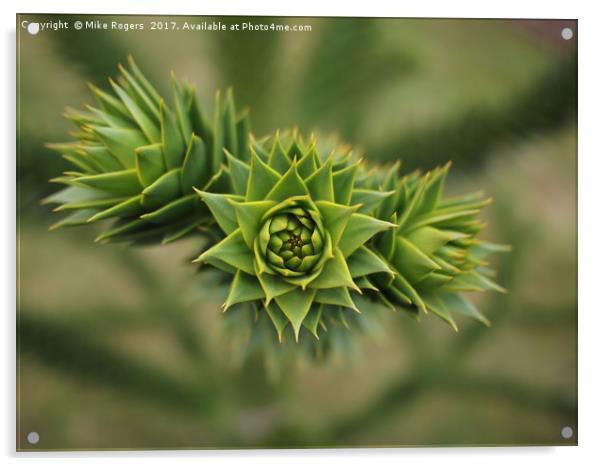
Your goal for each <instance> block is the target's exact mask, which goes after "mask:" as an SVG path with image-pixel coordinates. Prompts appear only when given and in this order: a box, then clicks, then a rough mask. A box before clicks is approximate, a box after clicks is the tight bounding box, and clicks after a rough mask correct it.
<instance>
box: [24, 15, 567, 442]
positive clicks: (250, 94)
mask: <svg viewBox="0 0 602 466" xmlns="http://www.w3.org/2000/svg"><path fill="white" fill-rule="evenodd" d="M50 19H52V20H55V21H56V20H58V19H63V20H67V21H70V22H72V21H74V20H76V19H80V20H82V21H85V19H86V18H85V17H82V16H77V17H69V16H60V15H57V16H55V15H44V16H32V15H22V16H20V17H18V24H17V36H18V37H17V47H18V55H17V58H18V76H17V85H18V139H17V144H18V173H17V180H18V190H19V195H18V204H19V205H18V215H19V219H18V258H19V263H18V274H19V275H18V278H19V280H18V307H19V309H18V313H19V314H18V326H19V329H18V331H19V332H18V392H17V393H18V420H17V425H18V428H17V435H18V438H17V445H18V448H19V449H23V450H27V449H33V450H35V449H41V450H47V449H122V448H123V449H127V448H145V449H149V448H199V447H215V448H219V447H222V448H223V447H318V446H320V447H325V446H395V445H436V446H443V445H532V444H537V445H552V444H576V435H575V436H574V437H573V438H571V439H568V440H567V439H563V438H561V436H560V431H561V428H562V427H563V426H567V425H568V426H572V427H573V429H574V430H575V434H576V433H577V424H576V423H577V386H576V384H577V377H576V375H577V359H576V352H577V349H576V344H577V326H576V323H577V302H576V301H577V268H576V266H577V264H576V261H577V256H576V229H577V226H576V215H577V212H576V187H577V186H576V184H577V171H576V168H577V121H576V100H577V83H576V78H577V69H576V63H577V60H576V49H577V47H576V29H577V24H576V22H573V21H534V20H529V21H526V20H525V21H520V20H432V19H330V18H287V19H282V18H281V19H277V18H276V19H271V18H233V17H230V18H221V21H222V22H226V23H228V24H229V23H236V22H241V21H248V20H251V21H253V22H255V23H259V22H261V23H268V24H269V23H271V22H272V21H274V22H277V23H279V24H291V25H292V24H303V25H306V24H307V25H311V27H312V28H311V29H312V30H311V32H288V33H287V32H273V31H269V32H176V31H149V30H148V25H149V24H150V21H152V20H160V21H171V20H177V21H180V22H182V21H184V20H186V19H188V20H190V21H192V22H199V21H212V20H213V19H214V18H199V17H197V18H183V17H177V18H170V17H160V18H152V17H120V18H113V17H105V18H103V19H105V20H107V21H111V20H119V21H122V22H144V23H145V24H146V25H147V29H146V30H145V31H129V32H122V31H85V30H84V31H75V30H73V29H69V30H61V31H42V32H40V34H38V35H36V36H31V35H29V34H27V32H26V31H25V30H23V29H21V27H20V22H21V21H22V20H29V21H35V20H38V21H48V20H50ZM87 19H91V18H87ZM92 19H95V18H92ZM218 19H219V18H218ZM564 27H571V28H572V29H573V31H575V37H574V38H573V39H572V40H570V41H566V40H563V39H562V38H561V35H560V31H561V29H562V28H564ZM129 53H132V54H133V55H134V57H135V58H136V60H137V62H138V64H139V65H140V67H141V68H142V69H143V70H144V71H145V72H146V73H147V74H148V76H149V78H151V79H152V81H153V82H154V83H156V85H157V87H158V88H159V90H160V91H161V92H162V93H165V94H166V95H168V94H167V92H168V89H169V79H168V78H169V71H170V70H172V69H173V70H174V71H175V72H176V73H177V74H178V76H180V77H187V78H189V80H190V81H192V82H194V83H196V84H197V88H198V90H199V93H200V95H201V98H202V99H203V101H204V102H206V103H207V104H208V105H211V103H212V96H213V94H214V92H215V90H216V89H218V88H221V89H225V88H226V87H228V86H230V85H231V86H233V87H234V90H235V95H236V97H237V100H238V102H239V105H243V106H247V105H248V106H249V107H251V109H252V119H253V128H254V131H255V133H256V134H258V135H262V134H264V133H267V132H270V131H272V130H274V129H276V128H285V127H288V126H291V125H295V124H296V125H298V126H299V128H300V129H301V130H302V131H304V132H309V131H312V130H319V132H320V133H322V134H330V133H336V134H338V135H339V136H340V138H341V139H342V140H344V141H346V142H349V143H351V144H353V145H354V146H355V147H357V150H358V151H359V152H361V153H363V154H365V157H366V158H367V159H368V160H369V161H370V162H375V163H377V162H380V163H390V162H392V161H394V160H396V159H401V160H403V163H404V166H405V167H406V169H408V170H409V169H413V168H416V167H420V168H422V169H429V168H432V167H434V166H435V165H437V164H439V163H443V162H445V161H447V160H452V161H453V163H454V166H453V169H452V172H451V175H450V178H449V185H448V193H458V192H468V191H471V190H475V189H484V190H486V191H487V192H488V193H489V194H491V195H492V196H493V197H494V199H495V202H494V204H493V205H492V206H491V207H489V208H488V209H487V210H486V212H485V214H484V215H485V217H486V219H487V221H488V223H489V228H488V229H487V230H486V231H485V235H484V237H485V238H486V239H489V240H493V241H498V242H503V243H509V244H512V246H513V248H514V250H513V252H512V253H510V254H506V255H504V256H503V257H500V258H499V260H498V261H497V264H496V266H497V268H498V269H499V271H500V276H499V281H500V283H501V284H502V285H503V286H505V287H507V288H508V289H509V290H510V293H509V294H507V295H493V294H483V295H482V296H478V297H477V299H478V301H479V303H480V304H481V305H482V308H483V310H484V311H485V313H486V315H487V316H488V317H489V318H490V319H491V321H492V323H493V325H492V327H491V328H486V327H483V326H480V325H479V324H475V323H473V322H471V321H468V320H462V321H460V322H459V324H460V331H459V333H457V334H456V333H455V332H454V331H453V330H451V329H450V328H449V327H447V326H446V325H445V324H444V323H443V322H442V321H439V320H438V319H436V318H435V317H433V316H425V317H423V318H422V321H421V322H420V323H416V322H415V321H413V320H411V319H409V318H407V317H406V316H405V315H403V314H393V313H390V312H381V313H380V314H381V319H380V320H381V325H380V327H379V328H378V329H376V330H375V333H374V334H370V335H358V336H356V338H355V342H356V347H355V353H354V354H353V357H352V358H350V359H345V358H341V357H338V358H335V359H333V360H330V361H326V362H323V363H320V364H313V363H302V362H301V363H299V366H298V367H297V369H296V370H291V371H290V372H287V373H286V374H285V376H284V377H281V378H279V379H274V378H270V377H269V374H268V373H267V372H266V370H265V368H264V367H263V365H262V363H261V361H259V360H255V359H251V360H249V361H247V362H246V363H244V364H241V363H240V362H238V358H237V354H236V352H235V351H234V350H233V348H232V347H233V345H232V342H231V341H228V338H227V336H226V335H225V333H224V330H223V326H222V325H220V324H221V322H222V320H221V316H220V311H219V304H221V301H222V299H223V296H221V295H220V292H218V291H215V290H214V289H213V288H212V286H211V284H210V283H207V282H204V281H203V279H202V278H201V277H199V276H196V275H195V274H194V273H193V268H192V267H190V266H189V265H186V262H187V260H188V259H189V258H190V257H191V256H192V255H193V254H194V253H195V252H196V251H197V247H198V241H196V240H194V239H192V240H186V241H183V242H181V243H178V244H175V245H170V246H158V247H147V248H134V249H128V248H126V247H124V246H120V245H116V246H114V245H110V246H106V245H102V246H101V245H98V244H95V243H94V242H93V238H94V237H95V234H96V233H97V232H96V231H95V229H94V228H93V227H90V228H78V229H64V230H59V231H54V232H49V231H48V227H49V225H51V224H52V223H53V222H55V221H56V220H57V217H56V215H54V214H52V212H51V211H50V209H49V208H48V207H47V206H41V205H40V200H41V199H42V198H43V197H44V196H46V195H48V194H49V193H51V192H53V191H55V190H56V189H57V186H56V185H51V184H49V183H48V182H47V180H48V179H49V178H52V177H54V176H57V175H59V174H60V173H61V171H62V170H64V169H66V168H67V165H66V162H65V161H63V160H62V159H61V158H60V157H59V156H57V155H56V154H53V153H50V152H49V151H48V150H47V149H46V148H44V146H43V143H44V142H47V141H63V140H67V139H68V131H70V130H71V127H70V125H69V123H68V122H67V121H66V120H64V119H63V118H62V117H61V113H62V112H63V110H64V108H65V107H66V106H72V107H76V108H81V107H82V106H83V104H85V103H91V102H92V99H91V96H90V95H89V93H88V92H87V88H86V81H91V82H93V83H95V84H97V85H101V86H102V87H107V86H106V83H107V81H106V77H107V76H109V75H115V71H116V65H117V63H118V62H120V61H124V60H125V57H126V56H127V54H129ZM30 431H37V432H39V434H40V442H39V443H38V444H37V445H35V446H31V445H28V444H27V443H26V441H25V437H26V435H27V433H28V432H30Z"/></svg>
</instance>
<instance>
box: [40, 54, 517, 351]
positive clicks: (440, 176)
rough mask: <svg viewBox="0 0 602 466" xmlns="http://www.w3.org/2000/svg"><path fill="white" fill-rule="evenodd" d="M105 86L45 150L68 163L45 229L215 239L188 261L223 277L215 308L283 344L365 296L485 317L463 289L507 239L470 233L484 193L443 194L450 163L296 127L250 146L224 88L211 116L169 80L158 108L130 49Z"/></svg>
mask: <svg viewBox="0 0 602 466" xmlns="http://www.w3.org/2000/svg"><path fill="white" fill-rule="evenodd" d="M110 85H111V87H112V90H113V93H108V92H105V91H102V90H100V89H98V88H96V87H94V86H92V91H93V93H94V95H95V96H96V98H97V100H98V103H99V106H98V107H92V106H89V107H88V109H87V111H85V112H74V111H69V112H68V113H67V117H68V118H70V119H71V120H72V121H73V122H74V123H75V124H76V126H77V128H78V129H77V131H76V132H75V133H74V136H75V138H76V141H75V142H70V143H64V144H51V145H50V147H52V148H53V149H56V150H57V151H58V152H60V153H61V154H62V155H63V156H64V157H65V158H66V159H67V160H68V161H69V162H71V163H72V164H73V165H74V167H75V169H74V170H73V171H69V172H66V173H65V174H64V175H63V176H61V177H59V178H56V179H55V180H54V181H56V182H59V183H63V184H65V185H67V186H66V187H65V188H64V189H63V190H61V191H59V192H58V193H56V194H54V195H52V196H50V197H49V198H48V199H47V200H46V201H47V202H52V203H58V204H60V206H59V207H58V208H57V209H56V210H58V211H64V212H67V213H69V215H68V216H67V217H66V218H64V219H63V220H61V221H60V222H58V223H57V224H56V225H55V226H56V227H58V226H66V225H80V224H83V223H88V222H96V221H100V220H109V219H110V223H109V226H108V228H107V229H105V230H104V231H103V232H102V233H101V235H100V236H99V240H101V241H115V240H120V241H124V240H125V241H130V242H136V243H143V242H152V241H162V242H170V241H173V240H176V239H179V238H181V237H183V236H185V235H187V234H189V233H193V232H196V233H201V234H202V233H203V232H206V233H211V234H210V235H206V237H207V238H208V240H209V241H208V248H207V249H206V250H205V251H204V252H203V253H202V254H201V255H200V256H199V257H198V258H197V260H196V262H198V263H200V264H203V265H209V266H212V267H214V268H215V269H218V270H219V271H221V273H222V274H223V276H227V277H229V278H228V279H227V280H226V281H227V282H228V283H229V291H228V294H227V299H226V302H225V303H224V305H223V309H224V311H227V310H229V309H230V308H233V309H232V310H230V311H228V313H227V315H228V316H234V317H233V320H232V321H233V322H236V321H237V322H238V324H236V325H238V326H239V327H240V328H243V327H244V328H248V327H250V329H251V330H250V333H249V334H247V339H248V340H249V341H250V342H253V341H255V342H256V341H257V339H259V340H261V341H267V340H269V338H267V337H264V335H265V331H266V330H265V325H266V324H269V327H273V328H275V332H274V331H273V330H270V332H271V333H273V334H275V335H276V336H277V339H278V340H279V341H280V342H281V343H286V342H287V341H300V342H301V344H302V346H303V345H305V346H308V345H309V347H310V349H311V350H312V351H314V352H315V351H316V350H317V351H318V352H319V351H323V350H325V349H328V348H329V347H332V346H335V345H339V346H340V342H341V341H343V340H344V338H345V336H346V335H347V334H349V333H350V332H348V331H347V330H343V331H342V330H341V329H349V328H357V329H360V330H361V329H364V328H366V327H367V326H368V323H369V321H370V318H371V315H372V314H373V311H374V309H375V306H374V305H373V304H370V300H372V301H378V302H380V303H381V304H384V305H385V306H386V307H389V308H391V309H394V310H396V309H404V310H406V311H408V312H409V313H410V314H411V315H413V316H418V315H419V314H420V312H421V311H423V312H432V313H433V314H435V315H437V316H439V317H441V318H442V319H443V320H445V321H446V322H447V323H449V324H450V325H451V326H452V327H454V328H456V322H455V320H454V315H455V314H462V315H465V316H469V317H471V318H474V319H476V320H479V321H481V322H483V323H485V324H488V320H487V319H486V318H485V317H484V316H483V315H482V314H481V313H480V312H479V311H478V310H477V309H476V307H475V306H473V305H472V304H471V303H470V301H468V300H467V299H466V298H465V297H464V293H465V292H471V291H481V290H494V291H504V290H503V289H502V288H501V287H500V286H499V285H497V284H496V283H495V282H494V281H493V276H494V273H493V271H492V270H491V269H490V268H489V267H488V263H487V262H486V259H487V257H488V256H489V255H490V254H491V253H494V252H500V251H504V250H506V249H507V248H506V247H504V246H500V245H496V244H492V243H488V242H484V241H481V240H479V239H477V234H478V233H479V232H480V231H481V229H482V228H483V226H484V224H483V223H481V222H480V221H479V219H478V217H479V213H480V210H481V209H482V208H483V207H484V206H485V205H487V204H488V203H489V200H488V199H483V198H482V196H481V195H480V194H479V193H477V194H472V195H468V196H460V197H455V198H449V199H446V198H444V197H443V189H444V183H445V178H446V175H447V173H448V170H449V165H447V166H445V167H439V168H436V169H435V170H433V171H432V172H428V173H426V174H424V175H423V174H420V173H417V172H416V173H413V174H410V175H407V176H401V175H400V167H399V165H398V164H396V165H394V166H392V167H389V168H387V169H385V168H379V167H372V168H370V167H366V166H365V164H363V163H362V162H361V161H359V160H358V159H357V158H355V157H354V156H353V155H352V153H351V152H350V150H349V148H347V147H344V146H341V145H337V144H330V143H325V142H323V141H322V142H320V141H318V140H317V138H315V137H314V136H312V137H310V138H309V139H307V140H304V138H302V137H301V136H300V135H299V134H298V133H297V132H296V131H288V132H283V133H282V134H281V133H278V132H277V133H276V134H275V135H273V136H269V137H266V138H264V139H261V140H256V139H255V138H254V137H253V136H252V134H251V132H250V124H249V119H248V116H247V114H246V113H245V112H243V113H241V114H239V113H237V112H236V109H235V105H234V101H233V98H232V94H231V92H228V93H227V94H226V97H225V99H221V98H220V96H219V93H218V95H217V97H216V101H215V109H214V116H213V118H212V121H209V120H208V119H207V117H206V116H205V112H204V111H202V110H201V107H200V105H199V102H198V100H197V97H196V94H195V90H194V88H192V87H190V86H189V85H187V84H182V83H180V82H179V81H177V80H176V79H175V77H172V90H173V97H172V106H171V107H169V106H168V105H167V104H166V103H165V101H164V100H163V99H162V98H161V97H160V96H159V94H158V93H157V91H156V90H155V89H154V88H153V86H152V85H151V84H150V83H149V82H148V80H147V79H146V78H145V77H144V76H143V74H142V73H141V72H140V70H139V69H138V67H137V66H136V64H135V63H134V62H133V60H131V59H130V60H129V61H128V68H125V67H120V76H119V78H118V80H117V82H114V81H112V80H110ZM249 316H251V318H250V319H249ZM227 319H230V317H228V318H227ZM237 319H238V320H237ZM287 334H290V336H291V338H288V339H287V338H286V335H287ZM307 342H310V343H307ZM337 342H338V343H337Z"/></svg>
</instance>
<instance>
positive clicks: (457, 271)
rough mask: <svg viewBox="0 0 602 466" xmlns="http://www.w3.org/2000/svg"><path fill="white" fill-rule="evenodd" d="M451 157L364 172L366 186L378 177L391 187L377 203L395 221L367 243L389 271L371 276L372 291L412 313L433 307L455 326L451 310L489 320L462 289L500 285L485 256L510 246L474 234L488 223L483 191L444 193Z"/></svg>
mask: <svg viewBox="0 0 602 466" xmlns="http://www.w3.org/2000/svg"><path fill="white" fill-rule="evenodd" d="M449 167H450V164H449V163H448V164H447V165H445V166H444V167H438V168H436V169H435V170H433V171H431V172H428V173H426V174H425V175H420V174H419V173H413V174H411V175H409V176H404V177H400V175H399V164H395V165H394V166H393V167H392V168H391V169H390V170H388V171H387V172H382V171H381V172H380V173H381V176H379V175H378V173H373V174H372V175H373V176H366V177H365V178H364V184H365V185H366V186H372V187H374V186H376V185H380V187H381V189H383V190H385V191H393V195H392V196H390V197H388V198H387V199H385V200H384V201H383V202H382V203H381V204H380V205H379V206H378V207H377V208H376V209H375V211H374V214H375V215H376V216H377V217H378V218H381V219H387V220H389V221H391V222H392V223H394V224H396V225H397V228H396V229H394V230H389V231H386V232H384V233H382V234H380V235H378V237H377V238H375V240H374V241H373V243H372V247H374V249H375V251H376V252H378V253H379V254H380V255H381V257H382V258H383V259H384V260H386V261H387V264H388V265H389V268H390V269H391V270H392V271H393V275H385V274H380V275H376V276H374V277H370V278H369V280H370V281H371V282H372V283H373V284H374V285H375V286H376V287H378V288H379V290H380V292H379V293H373V296H374V297H375V298H376V299H378V300H380V301H381V302H382V303H384V304H385V305H386V306H388V307H390V308H398V307H402V308H403V309H406V310H408V311H409V312H411V313H412V314H413V315H416V316H417V315H418V314H419V311H424V312H432V313H433V314H435V315H437V316H439V317H440V318H442V319H443V320H444V321H446V322H447V323H448V324H449V325H451V326H452V327H453V328H454V329H456V330H457V325H456V322H455V320H454V317H453V316H454V313H457V314H461V315H465V316H468V317H470V318H473V319H476V320H478V321H480V322H482V323H484V324H486V325H489V321H488V319H487V318H486V317H485V316H484V315H483V314H482V313H481V312H480V311H479V310H478V309H477V308H476V307H475V306H474V305H473V304H472V303H471V302H470V301H469V300H468V299H466V297H465V296H464V293H467V292H474V291H483V290H493V291H498V292H505V290H504V289H503V288H502V287H501V286H499V285H498V284H497V283H495V282H494V281H493V278H494V276H495V272H494V271H493V270H492V269H490V268H489V267H488V263H487V258H488V256H489V255H490V254H492V253H496V252H503V251H508V250H509V247H508V246H504V245H499V244H493V243H489V242H486V241H482V240H479V239H477V237H476V236H477V234H478V233H479V232H480V231H481V230H482V229H483V227H484V226H485V224H484V223H483V222H481V221H480V220H479V214H480V212H481V209H482V208H483V207H485V206H486V205H488V204H489V203H490V202H491V199H486V198H483V195H482V193H474V194H469V195H465V196H459V197H453V198H447V199H446V198H444V197H443V190H444V185H445V179H446V176H447V173H448V171H449Z"/></svg>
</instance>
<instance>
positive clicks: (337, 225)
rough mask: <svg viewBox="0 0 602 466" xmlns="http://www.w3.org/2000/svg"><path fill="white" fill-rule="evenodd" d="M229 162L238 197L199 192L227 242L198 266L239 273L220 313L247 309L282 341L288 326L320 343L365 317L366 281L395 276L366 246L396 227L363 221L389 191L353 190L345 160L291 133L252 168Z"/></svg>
mask: <svg viewBox="0 0 602 466" xmlns="http://www.w3.org/2000/svg"><path fill="white" fill-rule="evenodd" d="M266 147H269V149H266ZM227 160H228V172H229V174H230V176H231V177H232V186H234V187H235V193H234V194H225V193H222V194H216V193H209V192H205V191H200V190H199V195H200V197H201V198H202V199H203V200H204V201H205V203H206V204H207V206H208V207H209V209H210V210H211V212H212V214H213V215H214V216H215V219H216V221H217V223H218V225H219V226H220V227H221V229H222V231H223V235H224V238H223V239H222V240H221V241H219V242H218V243H217V244H215V245H214V246H213V247H211V248H210V249H208V250H207V251H205V252H204V253H202V254H201V255H200V256H199V257H198V259H197V261H198V262H202V263H208V264H211V265H213V266H215V267H217V268H219V269H221V270H223V271H226V272H229V273H232V274H234V278H233V280H232V284H231V286H230V290H229V293H228V297H227V299H226V302H225V303H224V306H223V307H224V310H227V309H229V308H230V307H232V306H235V305H240V304H249V303H250V304H251V305H252V306H253V307H254V309H255V311H256V312H257V313H258V314H262V315H264V316H267V317H269V320H270V321H271V322H272V324H273V326H274V327H275V329H276V333H277V335H278V338H279V340H280V341H282V340H283V337H284V335H285V332H286V330H287V328H288V327H289V324H290V328H292V331H293V334H294V336H295V339H296V340H298V339H299V335H300V333H301V332H302V331H303V332H308V333H309V334H311V335H313V336H314V337H316V338H319V337H320V335H321V334H323V333H324V332H325V331H326V330H327V329H328V324H329V323H344V321H345V314H346V313H347V312H359V310H358V307H357V306H356V303H355V301H354V298H353V295H355V294H357V293H362V288H365V287H370V288H371V287H372V286H371V285H370V283H369V281H368V280H367V278H366V277H367V276H369V275H372V274H377V273H384V274H387V273H390V270H389V268H388V266H387V264H386V263H385V262H384V261H383V260H381V259H380V258H379V257H378V255H377V254H375V253H373V252H372V251H370V249H368V248H367V247H366V246H365V245H366V243H367V242H368V241H369V240H370V239H371V238H372V237H373V236H374V235H375V234H377V233H379V232H383V231H386V230H389V229H391V228H394V227H395V225H393V224H391V223H389V222H387V221H383V220H379V219H377V218H374V217H372V216H369V215H366V214H365V211H366V210H373V209H374V208H375V207H377V206H378V205H379V204H380V203H381V202H382V201H383V200H384V199H385V198H386V197H388V196H389V195H390V193H383V192H381V191H379V190H370V189H361V190H360V189H356V187H355V178H356V173H357V169H358V167H359V163H358V162H353V161H352V160H351V155H350V154H349V153H348V152H347V153H345V152H341V151H337V150H335V151H333V152H331V153H330V154H326V153H322V154H321V153H320V151H319V150H318V149H317V145H316V141H315V139H311V140H310V141H309V142H308V143H307V144H305V143H304V141H303V140H302V138H301V137H300V136H298V135H297V134H294V133H293V134H292V136H290V137H286V138H282V137H280V136H279V135H276V136H275V137H274V138H272V141H263V143H257V142H255V143H253V144H252V145H251V160H250V162H249V163H245V162H243V161H241V160H239V159H237V158H234V157H232V156H230V155H228V156H227ZM233 312H234V311H233Z"/></svg>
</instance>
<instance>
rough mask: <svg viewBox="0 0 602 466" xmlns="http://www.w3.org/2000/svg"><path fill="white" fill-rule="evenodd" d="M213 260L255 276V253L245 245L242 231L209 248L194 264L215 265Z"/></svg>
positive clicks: (237, 231) (235, 232) (236, 231)
mask: <svg viewBox="0 0 602 466" xmlns="http://www.w3.org/2000/svg"><path fill="white" fill-rule="evenodd" d="M213 259H216V260H217V261H220V262H225V263H226V264H229V265H231V266H232V267H234V268H235V269H240V270H242V271H243V272H245V273H248V274H249V275H254V274H255V269H254V267H253V253H252V252H251V250H250V249H249V248H248V247H247V245H246V244H245V242H244V240H243V238H242V233H241V232H240V229H238V230H235V231H234V232H232V233H230V234H229V235H228V236H226V238H224V239H223V240H222V241H220V242H219V243H217V244H216V245H215V246H213V247H211V248H209V249H208V250H207V251H205V252H204V253H203V254H201V255H200V256H199V257H197V258H196V259H195V260H194V262H207V263H209V264H213Z"/></svg>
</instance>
